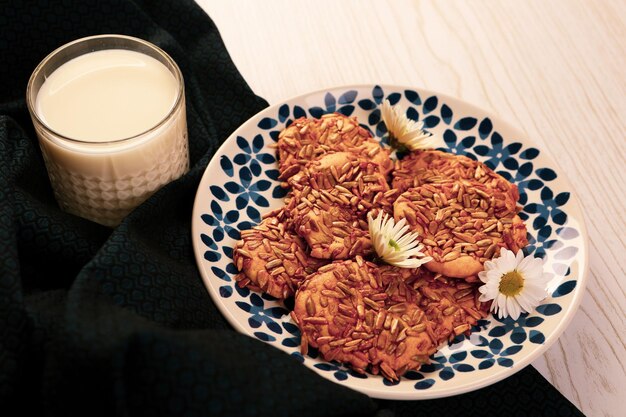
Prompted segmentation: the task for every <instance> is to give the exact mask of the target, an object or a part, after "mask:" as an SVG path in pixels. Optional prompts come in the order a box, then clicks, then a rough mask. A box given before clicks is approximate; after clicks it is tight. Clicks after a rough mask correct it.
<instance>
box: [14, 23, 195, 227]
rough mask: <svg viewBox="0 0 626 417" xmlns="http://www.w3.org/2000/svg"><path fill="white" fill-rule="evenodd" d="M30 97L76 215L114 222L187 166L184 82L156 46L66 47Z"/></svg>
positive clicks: (62, 201)
mask: <svg viewBox="0 0 626 417" xmlns="http://www.w3.org/2000/svg"><path fill="white" fill-rule="evenodd" d="M26 101H27V104H28V110H29V111H30V114H31V118H32V120H33V124H34V126H35V130H36V132H37V136H38V138H39V145H40V147H41V151H42V154H43V158H44V161H45V164H46V168H47V170H48V175H49V177H50V182H51V184H52V188H53V190H54V195H55V197H56V199H57V201H58V203H59V205H60V206H61V208H62V209H63V210H65V211H67V212H69V213H72V214H76V215H78V216H81V217H84V218H87V219H90V220H93V221H95V222H98V223H100V224H103V225H106V226H116V225H118V224H119V223H120V221H121V220H122V219H123V218H124V216H126V215H127V214H128V213H129V212H130V211H131V210H133V209H134V208H135V207H137V206H138V205H139V204H141V203H142V202H143V201H144V200H146V199H147V198H148V197H149V196H150V195H152V194H153V193H154V192H155V191H156V190H158V189H159V188H161V187H162V186H163V185H165V184H167V183H168V182H170V181H173V180H175V179H177V178H179V177H180V176H182V175H183V174H184V173H186V172H187V171H188V170H189V150H188V149H189V147H188V142H187V122H186V116H185V92H184V83H183V76H182V74H181V72H180V69H179V68H178V66H177V65H176V63H175V62H174V61H173V60H172V58H171V57H170V56H169V55H167V54H166V53H165V52H164V51H162V50H161V49H159V48H158V47H156V46H155V45H152V44H151V43H149V42H146V41H144V40H141V39H137V38H132V37H129V36H122V35H100V36H91V37H88V38H83V39H79V40H76V41H74V42H71V43H69V44H66V45H64V46H61V47H60V48H58V49H57V50H55V51H54V52H52V53H51V54H50V55H48V56H47V57H46V58H45V59H44V60H43V61H42V62H41V63H40V64H39V66H37V68H36V69H35V71H34V72H33V74H32V76H31V78H30V80H29V82H28V87H27V91H26Z"/></svg>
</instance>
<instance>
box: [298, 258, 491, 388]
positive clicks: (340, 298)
mask: <svg viewBox="0 0 626 417" xmlns="http://www.w3.org/2000/svg"><path fill="white" fill-rule="evenodd" d="M457 285H461V287H457ZM477 293H478V291H477V290H476V288H475V287H474V286H472V285H471V284H468V283H465V282H456V283H455V282H454V280H453V283H451V284H450V283H448V282H447V281H437V280H436V279H435V275H434V274H432V273H429V272H425V273H423V272H420V270H408V269H401V268H396V267H392V266H388V265H385V266H378V265H376V264H373V263H371V262H365V261H364V260H363V259H362V258H361V257H359V256H357V257H356V258H355V260H349V261H343V262H342V261H336V262H333V263H331V264H328V265H325V266H323V267H321V268H320V269H319V270H318V272H317V273H316V274H314V275H312V276H310V277H309V278H308V279H307V280H306V281H305V282H304V283H303V284H302V286H301V287H300V288H299V289H298V291H297V293H296V297H295V307H294V310H293V312H292V318H293V319H294V321H295V322H296V323H297V324H298V326H299V327H300V329H301V333H302V344H301V350H302V351H303V353H306V352H307V349H308V346H309V345H310V346H312V347H315V348H318V349H319V352H320V353H321V355H322V356H323V357H324V358H325V359H326V360H329V361H331V360H337V361H340V362H345V363H349V364H350V365H351V366H352V368H353V369H354V370H355V371H357V372H361V373H362V372H365V371H366V370H369V371H370V372H372V373H374V374H378V373H382V374H383V375H384V376H385V377H386V378H388V379H391V380H397V379H398V377H400V376H402V375H403V374H404V373H405V372H406V371H408V370H416V369H419V367H420V366H421V365H422V364H423V363H427V362H428V361H429V359H428V358H429V356H430V355H431V354H433V353H434V352H435V351H436V350H437V348H438V347H439V346H440V345H441V343H442V342H445V341H447V340H449V339H451V338H453V337H454V336H455V335H458V334H461V333H466V332H468V331H469V330H470V328H471V325H472V324H475V323H476V321H477V320H478V319H479V318H481V317H484V315H485V314H486V313H484V311H483V309H482V306H479V307H478V308H477V307H476V303H475V301H476V302H477V298H475V294H477Z"/></svg>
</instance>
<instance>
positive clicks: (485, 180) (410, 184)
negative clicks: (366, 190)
mask: <svg viewBox="0 0 626 417" xmlns="http://www.w3.org/2000/svg"><path fill="white" fill-rule="evenodd" d="M392 177H393V180H392V183H391V186H392V187H393V188H395V189H397V190H399V191H400V192H404V191H406V190H408V189H409V188H414V187H418V186H420V185H422V184H426V183H434V182H439V181H442V180H446V179H454V180H457V179H465V180H476V181H478V182H480V183H482V184H484V185H485V187H487V188H490V189H493V190H498V191H500V192H502V193H505V194H507V195H508V200H509V201H513V202H517V200H518V199H519V192H518V190H517V186H516V185H515V184H512V183H510V182H509V181H507V180H506V179H505V178H503V177H502V176H501V175H499V174H497V173H495V172H494V171H493V170H492V169H491V168H489V167H488V166H487V165H485V164H483V163H482V162H479V161H475V160H473V159H471V158H468V157H467V156H464V155H455V154H453V153H448V152H441V151H436V150H418V151H415V152H411V153H410V154H409V155H407V156H406V157H404V158H403V159H402V160H399V161H396V164H395V169H394V170H393V173H392Z"/></svg>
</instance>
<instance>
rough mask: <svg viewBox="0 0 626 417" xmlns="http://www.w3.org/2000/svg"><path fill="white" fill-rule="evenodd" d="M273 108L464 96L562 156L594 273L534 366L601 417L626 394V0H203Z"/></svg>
mask: <svg viewBox="0 0 626 417" xmlns="http://www.w3.org/2000/svg"><path fill="white" fill-rule="evenodd" d="M197 1H198V3H199V4H200V5H201V6H202V7H203V8H204V9H205V10H206V11H207V13H208V14H209V15H210V16H211V18H212V19H213V20H214V21H215V23H216V25H217V26H218V28H219V30H220V33H221V34H222V37H223V39H224V42H225V43H226V47H227V48H228V50H229V52H230V54H231V56H232V59H233V61H234V62H235V64H236V65H237V67H238V68H239V70H240V71H241V73H242V75H243V76H244V78H245V79H246V80H247V82H248V83H249V84H250V86H251V87H252V89H253V90H254V91H255V92H256V93H257V94H258V95H260V96H262V97H264V98H265V99H266V100H268V101H269V103H270V104H273V103H276V102H280V101H282V100H284V99H287V98H290V97H292V96H296V95H299V94H303V93H307V92H311V91H315V90H319V89H323V88H327V87H333V86H340V85H347V84H361V83H365V84H395V85H406V86H415V87H420V88H425V89H428V90H433V91H437V92H440V93H444V94H448V95H451V96H455V97H458V98H460V99H462V100H464V101H467V102H470V103H472V104H475V105H477V106H478V107H481V108H484V109H485V110H487V111H490V112H492V113H494V114H496V115H497V116H499V117H501V118H502V119H504V120H506V121H508V122H510V123H512V124H513V125H515V126H517V127H518V128H520V129H521V130H522V131H524V132H525V133H526V134H527V136H528V137H529V138H531V139H532V140H534V141H535V142H536V143H537V144H538V146H539V147H540V148H541V149H543V150H545V151H546V152H548V153H549V154H550V156H551V157H552V158H553V159H554V160H556V161H557V163H558V165H559V169H560V172H562V174H563V175H565V176H567V177H568V178H569V180H570V181H571V183H572V184H573V187H574V190H573V191H574V193H575V194H576V195H577V196H578V198H579V200H580V202H581V204H582V206H583V210H584V211H585V214H586V222H587V228H588V232H589V248H590V252H589V260H590V272H589V276H588V284H587V288H586V292H585V295H584V297H583V301H582V304H581V306H580V308H579V310H578V312H577V313H576V315H575V317H574V320H573V321H572V323H571V324H570V325H569V327H568V328H567V329H566V330H565V332H564V334H563V335H562V336H561V337H560V339H559V340H558V341H557V342H556V343H555V344H554V345H553V346H552V347H550V349H549V350H548V351H547V352H546V353H545V354H544V355H543V356H542V357H541V358H540V359H538V360H536V361H535V362H534V363H533V365H534V366H535V367H536V368H537V369H538V370H539V371H540V372H541V373H542V374H543V375H544V376H545V377H546V378H547V379H548V380H549V381H550V382H551V383H552V384H553V385H554V386H556V387H557V389H558V390H559V391H560V392H561V393H563V394H564V395H565V396H566V397H567V398H568V399H570V400H571V401H572V402H573V403H574V404H576V405H577V406H578V407H579V409H580V410H582V411H583V412H584V413H585V414H586V415H587V416H604V415H610V416H623V415H625V411H624V410H625V409H626V407H625V406H624V405H623V404H620V400H621V401H623V397H624V394H626V388H625V387H626V365H625V362H626V347H625V343H624V341H625V339H626V338H625V336H624V334H625V333H626V325H625V315H626V314H625V310H626V277H625V275H626V260H625V259H626V250H625V249H626V221H625V220H624V216H626V210H625V207H626V198H625V197H624V189H625V188H626V180H624V178H625V177H626V169H625V166H626V157H625V156H624V155H625V154H626V136H625V132H626V2H625V1H623V0H615V1H609V0H599V1H592V0H558V1H557V0H551V1H544V0H530V1H529V0H525V1H518V0H506V1H477V0H476V1H461V0H458V1H419V0H414V1H409V0H405V1H388V2H383V1H356V0H355V1H341V2H339V1H316V2H306V1H293V0H283V1H278V0H272V1H264V2H257V1H244V0H237V1H233V0H231V1H227V2H226V1H217V0H197Z"/></svg>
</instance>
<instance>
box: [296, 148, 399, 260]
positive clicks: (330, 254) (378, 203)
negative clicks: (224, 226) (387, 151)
mask: <svg viewBox="0 0 626 417" xmlns="http://www.w3.org/2000/svg"><path fill="white" fill-rule="evenodd" d="M289 183H290V185H291V187H292V191H291V194H290V197H289V202H288V204H287V206H286V208H285V213H287V217H288V218H289V222H290V226H291V227H292V228H293V229H294V230H295V232H296V233H297V234H298V235H299V236H301V237H302V238H303V239H305V240H306V242H307V244H308V245H309V247H310V248H311V256H313V257H316V258H322V259H346V258H348V257H353V256H355V255H357V254H359V255H365V254H369V253H370V252H371V251H372V247H371V241H370V238H369V232H368V225H367V221H366V214H367V212H369V211H370V210H374V211H375V210H378V209H382V210H385V211H387V212H389V213H391V211H392V201H393V200H394V199H395V197H396V195H397V192H396V191H395V190H390V189H389V185H388V184H387V181H386V179H385V177H384V176H383V175H382V174H381V173H380V172H379V170H378V167H377V165H376V164H375V163H373V162H369V161H367V160H365V159H363V158H361V157H358V156H356V155H354V154H352V153H349V152H335V153H328V154H325V155H323V156H322V157H321V158H319V159H318V160H316V161H312V162H310V163H308V164H307V165H306V166H305V167H304V168H303V169H302V171H301V172H300V173H298V174H296V175H295V176H294V177H293V178H292V179H291V180H290V181H289Z"/></svg>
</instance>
